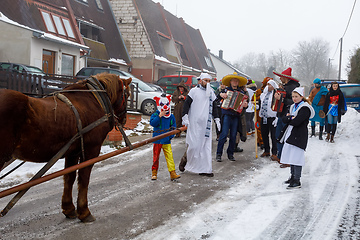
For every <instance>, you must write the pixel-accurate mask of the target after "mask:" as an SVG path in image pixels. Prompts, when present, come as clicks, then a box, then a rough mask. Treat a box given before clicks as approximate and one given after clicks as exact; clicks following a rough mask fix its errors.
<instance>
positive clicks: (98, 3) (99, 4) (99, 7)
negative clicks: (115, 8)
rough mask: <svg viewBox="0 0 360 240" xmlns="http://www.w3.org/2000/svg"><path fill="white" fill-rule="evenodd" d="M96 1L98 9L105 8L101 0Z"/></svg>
mask: <svg viewBox="0 0 360 240" xmlns="http://www.w3.org/2000/svg"><path fill="white" fill-rule="evenodd" d="M95 2H96V6H97V7H98V9H100V10H104V9H103V6H102V5H101V2H100V0H95Z"/></svg>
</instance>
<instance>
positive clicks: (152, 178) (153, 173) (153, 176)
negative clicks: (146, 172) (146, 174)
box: [151, 170, 157, 180]
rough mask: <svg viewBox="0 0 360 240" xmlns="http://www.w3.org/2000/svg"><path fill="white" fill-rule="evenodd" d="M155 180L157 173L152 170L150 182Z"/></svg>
mask: <svg viewBox="0 0 360 240" xmlns="http://www.w3.org/2000/svg"><path fill="white" fill-rule="evenodd" d="M156 179H157V171H156V170H152V175H151V180H156Z"/></svg>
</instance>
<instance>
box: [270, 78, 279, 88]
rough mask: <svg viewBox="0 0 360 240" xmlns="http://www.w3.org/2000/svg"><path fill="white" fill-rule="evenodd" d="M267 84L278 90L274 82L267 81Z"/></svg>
mask: <svg viewBox="0 0 360 240" xmlns="http://www.w3.org/2000/svg"><path fill="white" fill-rule="evenodd" d="M267 84H270V85H271V86H273V87H274V88H275V89H277V88H279V85H278V84H277V83H276V82H275V81H274V80H269V81H268V82H267Z"/></svg>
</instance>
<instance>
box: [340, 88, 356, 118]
mask: <svg viewBox="0 0 360 240" xmlns="http://www.w3.org/2000/svg"><path fill="white" fill-rule="evenodd" d="M339 86H340V89H341V91H342V92H343V94H344V97H345V100H346V105H347V107H352V108H355V109H356V110H357V111H358V112H360V84H339Z"/></svg>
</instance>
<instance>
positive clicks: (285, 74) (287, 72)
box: [273, 67, 299, 82]
mask: <svg viewBox="0 0 360 240" xmlns="http://www.w3.org/2000/svg"><path fill="white" fill-rule="evenodd" d="M291 70H292V69H291V68H290V67H289V68H288V69H286V70H284V71H283V72H282V73H278V72H276V71H273V73H274V74H275V75H277V76H279V77H285V78H288V79H291V80H293V81H295V82H299V80H298V79H296V78H294V77H292V76H291Z"/></svg>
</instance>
